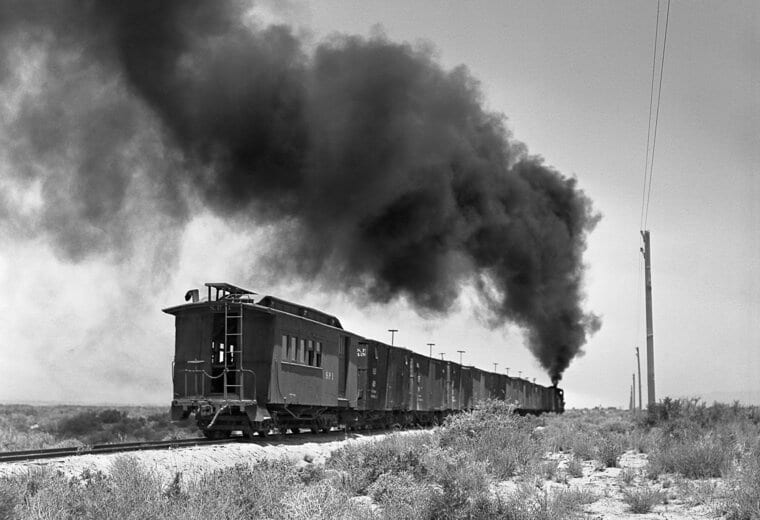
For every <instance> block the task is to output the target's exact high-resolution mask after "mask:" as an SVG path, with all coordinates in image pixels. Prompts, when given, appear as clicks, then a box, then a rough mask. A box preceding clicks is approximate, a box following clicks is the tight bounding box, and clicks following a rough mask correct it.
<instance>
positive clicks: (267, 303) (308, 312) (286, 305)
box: [258, 296, 343, 329]
mask: <svg viewBox="0 0 760 520" xmlns="http://www.w3.org/2000/svg"><path fill="white" fill-rule="evenodd" d="M258 305H261V306H263V307H269V308H270V309H276V310H278V311H282V312H286V313H288V314H294V315H296V316H301V317H304V318H308V319H310V320H314V321H318V322H320V323H324V324H325V325H330V326H331V327H335V328H338V329H342V328H343V325H341V324H340V320H339V319H338V318H336V317H335V316H332V315H330V314H327V313H325V312H322V311H318V310H317V309H312V308H311V307H306V306H304V305H300V304H298V303H293V302H289V301H287V300H282V299H280V298H275V297H274V296H264V297H263V298H262V299H261V300H259V303H258Z"/></svg>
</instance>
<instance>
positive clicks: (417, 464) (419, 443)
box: [326, 433, 432, 494]
mask: <svg viewBox="0 0 760 520" xmlns="http://www.w3.org/2000/svg"><path fill="white" fill-rule="evenodd" d="M431 443H432V437H431V435H429V434H427V433H423V434H416V435H392V436H390V437H386V438H385V439H382V440H380V441H376V442H370V443H363V444H350V445H348V446H343V447H341V448H340V449H338V450H336V451H335V452H333V453H332V455H331V456H330V458H329V459H327V461H326V467H327V468H329V469H336V470H339V471H344V472H346V473H347V475H348V476H347V479H346V485H347V487H348V488H349V490H350V491H351V492H353V493H356V494H364V493H366V491H367V488H368V487H369V486H370V485H371V484H372V483H373V482H374V481H375V480H377V478H378V477H379V476H380V475H382V474H384V473H396V474H399V473H411V474H412V475H414V476H415V477H416V478H421V477H424V475H425V472H426V468H425V467H424V466H423V464H422V457H423V456H424V454H425V453H426V452H427V449H428V447H429V446H430V444H431Z"/></svg>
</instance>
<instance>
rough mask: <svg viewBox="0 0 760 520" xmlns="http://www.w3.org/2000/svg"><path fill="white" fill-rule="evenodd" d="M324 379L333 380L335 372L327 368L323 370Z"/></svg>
mask: <svg viewBox="0 0 760 520" xmlns="http://www.w3.org/2000/svg"><path fill="white" fill-rule="evenodd" d="M325 379H327V380H329V381H335V372H330V371H329V370H325Z"/></svg>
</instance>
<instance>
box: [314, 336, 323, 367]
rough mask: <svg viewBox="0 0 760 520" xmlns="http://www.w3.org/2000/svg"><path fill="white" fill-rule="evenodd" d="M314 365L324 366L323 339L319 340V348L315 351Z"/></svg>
mask: <svg viewBox="0 0 760 520" xmlns="http://www.w3.org/2000/svg"><path fill="white" fill-rule="evenodd" d="M314 366H315V367H321V366H322V342H321V341H317V350H316V352H315V353H314Z"/></svg>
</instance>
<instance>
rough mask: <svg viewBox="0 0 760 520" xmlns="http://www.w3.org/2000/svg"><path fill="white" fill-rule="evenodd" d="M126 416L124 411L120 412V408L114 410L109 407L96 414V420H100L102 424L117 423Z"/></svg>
mask: <svg viewBox="0 0 760 520" xmlns="http://www.w3.org/2000/svg"><path fill="white" fill-rule="evenodd" d="M126 417H127V413H126V412H122V411H120V410H114V409H113V408H109V409H106V410H101V411H100V412H98V414H97V418H98V420H100V422H101V423H103V424H113V423H117V422H119V421H121V420H123V419H125V418H126Z"/></svg>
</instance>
